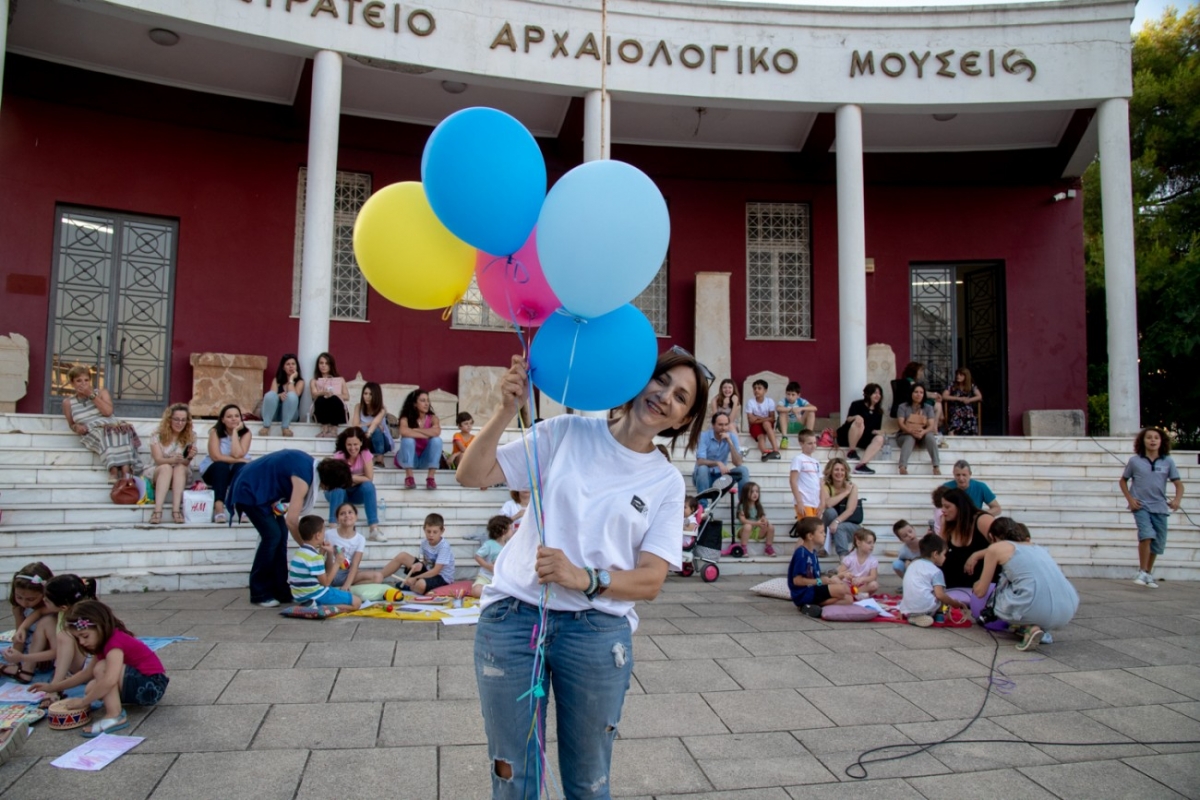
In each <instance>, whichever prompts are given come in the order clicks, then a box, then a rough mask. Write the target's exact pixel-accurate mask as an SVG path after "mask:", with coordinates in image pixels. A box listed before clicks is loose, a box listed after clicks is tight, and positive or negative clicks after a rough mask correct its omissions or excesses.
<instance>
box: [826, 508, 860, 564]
mask: <svg viewBox="0 0 1200 800" xmlns="http://www.w3.org/2000/svg"><path fill="white" fill-rule="evenodd" d="M837 518H838V512H837V511H836V510H835V509H832V508H827V509H825V513H824V514H822V515H821V521H822V522H824V523H825V532H826V533H827V534H828V533H829V526H830V525H832V524H833V521H834V520H835V519H837ZM858 528H859V526H858V525H857V524H855V523H853V522H839V523H838V526H837V530H836V531H834V532H833V541H832V542H830V541H829V540H828V539H826V540H825V549H826V550H827V551H828V550H829V548H830V545H832V546H833V550H834V552H836V553H837V554H838V555H839V556H845V555H848V554H849V553H850V551H851V550H853V549H854V534H855V533H856V532H857V531H858Z"/></svg>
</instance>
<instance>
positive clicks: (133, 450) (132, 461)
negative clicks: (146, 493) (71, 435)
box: [62, 365, 142, 483]
mask: <svg viewBox="0 0 1200 800" xmlns="http://www.w3.org/2000/svg"><path fill="white" fill-rule="evenodd" d="M67 379H68V380H70V381H71V386H72V388H74V389H75V394H73V395H71V396H70V397H68V398H66V399H65V400H63V406H62V407H63V416H64V417H66V418H67V424H68V425H70V426H71V430H73V431H75V432H76V433H77V434H79V436H80V441H81V442H83V446H84V447H86V448H87V449H88V450H91V451H92V452H93V453H95V454H96V455H98V456H100V458H102V459H103V460H104V466H106V467H108V478H109V481H110V482H113V483H115V482H116V480H117V478H129V477H132V476H133V468H134V466H135V465H136V466H138V467H140V466H141V459H140V458H139V457H138V448H140V447H141V446H142V442H141V440H140V439H139V438H138V435H137V431H135V430H134V429H133V426H132V425H130V424H129V423H128V422H122V421H121V420H119V419H117V418H116V417H114V416H113V401H112V397H111V396H110V395H109V393H108V390H107V389H96V388H94V387H93V386H92V371H91V368H90V367H85V366H82V365H80V366H75V367H72V368H71V371H70V372H68V373H67Z"/></svg>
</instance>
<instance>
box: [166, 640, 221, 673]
mask: <svg viewBox="0 0 1200 800" xmlns="http://www.w3.org/2000/svg"><path fill="white" fill-rule="evenodd" d="M214 647H216V644H215V643H214V642H172V643H171V646H170V647H164V648H163V649H162V650H159V651H158V653H157V655H158V660H159V661H161V662H162V664H163V667H164V668H165V669H166V670H167V674H174V672H175V670H180V669H194V668H195V667H196V665H197V664H199V663H200V661H201V660H202V659H203V658H204V657H205V656H206V655H208V654H209V653H210V652H212V649H213V648H214Z"/></svg>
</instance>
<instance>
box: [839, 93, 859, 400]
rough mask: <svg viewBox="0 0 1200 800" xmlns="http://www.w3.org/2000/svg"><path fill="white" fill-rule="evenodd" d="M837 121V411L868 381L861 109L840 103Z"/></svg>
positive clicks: (855, 398)
mask: <svg viewBox="0 0 1200 800" xmlns="http://www.w3.org/2000/svg"><path fill="white" fill-rule="evenodd" d="M835 120H836V124H837V223H838V342H839V360H838V375H839V381H838V387H839V389H840V391H841V396H840V398H839V399H840V402H841V408H840V410H841V412H842V414H845V413H846V409H848V408H849V407H850V403H851V402H853V401H854V400H859V399H861V398H862V389H863V386H865V385H866V384H867V274H866V270H867V267H866V265H867V241H866V235H867V234H866V210H865V206H864V201H863V155H862V152H863V144H862V141H863V140H862V109H861V108H859V107H858V106H854V105H846V106H839V107H838V109H837V112H836V114H835Z"/></svg>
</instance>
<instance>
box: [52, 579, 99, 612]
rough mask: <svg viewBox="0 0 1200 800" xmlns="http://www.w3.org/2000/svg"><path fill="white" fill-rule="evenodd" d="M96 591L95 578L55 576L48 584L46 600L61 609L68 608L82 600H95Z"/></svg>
mask: <svg viewBox="0 0 1200 800" xmlns="http://www.w3.org/2000/svg"><path fill="white" fill-rule="evenodd" d="M96 589H97V585H96V579H95V578H81V577H79V576H78V575H70V574H67V575H55V576H54V577H53V578H51V579H50V580H48V581H47V582H46V599H47V600H49V601H50V602H51V603H53V604H54V605H56V606H58V607H59V608H68V607H70V606H71V605H73V604H75V603H78V602H79V601H80V600H95V599H96Z"/></svg>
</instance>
